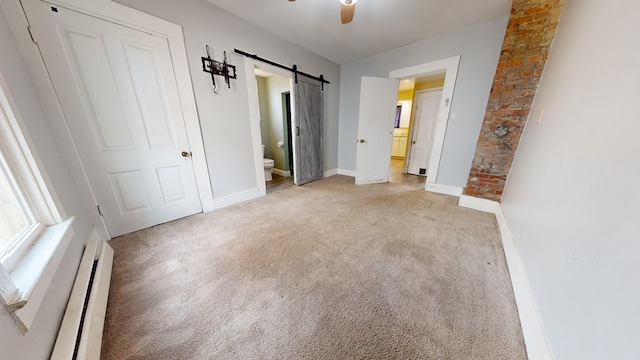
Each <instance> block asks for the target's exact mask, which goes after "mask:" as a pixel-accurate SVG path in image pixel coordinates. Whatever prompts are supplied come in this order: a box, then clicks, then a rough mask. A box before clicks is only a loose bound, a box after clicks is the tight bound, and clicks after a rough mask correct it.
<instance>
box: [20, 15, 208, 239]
mask: <svg viewBox="0 0 640 360" xmlns="http://www.w3.org/2000/svg"><path fill="white" fill-rule="evenodd" d="M25 12H26V14H27V16H28V18H29V19H30V20H31V21H33V22H34V23H38V25H39V26H38V27H36V28H35V29H34V31H35V34H36V36H37V37H38V39H39V41H38V48H39V50H40V53H41V55H42V59H43V61H44V63H45V64H46V67H47V70H48V74H49V77H50V80H51V82H52V85H53V88H54V89H55V91H56V95H57V99H58V100H59V103H60V107H61V109H62V111H63V112H64V114H65V120H66V122H67V123H66V125H67V126H68V127H69V130H70V134H71V136H72V139H73V144H74V146H76V147H77V149H78V152H79V153H78V155H79V156H78V157H79V160H80V163H81V168H82V171H83V172H85V173H86V177H87V179H88V181H89V183H90V184H91V191H92V195H93V197H94V199H95V200H94V201H95V202H96V203H97V204H95V205H93V206H92V207H93V208H97V209H96V210H97V212H98V213H99V214H100V216H101V217H102V219H103V220H104V222H105V224H106V229H107V231H108V236H110V237H115V236H118V235H122V234H125V233H129V232H133V231H136V230H140V229H143V228H146V227H150V226H153V225H156V224H159V223H163V222H167V221H171V220H175V219H177V218H181V217H185V216H189V215H192V214H195V213H198V212H202V210H203V208H204V206H203V204H204V200H203V197H204V196H206V195H207V193H210V185H206V186H205V187H203V186H202V183H203V182H202V181H199V178H200V180H202V176H203V175H204V176H206V178H207V180H206V183H207V184H209V178H208V171H207V168H206V163H205V162H204V156H203V153H204V152H203V151H202V152H200V151H198V150H201V149H202V147H201V146H202V144H201V142H200V141H199V139H200V134H199V127H197V128H195V127H194V125H196V126H197V117H196V118H195V121H192V120H194V119H192V120H189V119H190V117H189V116H188V113H189V112H190V111H191V110H194V111H195V103H193V102H192V100H193V97H192V94H189V91H191V86H190V85H189V89H188V90H187V89H185V87H184V85H185V84H184V83H183V81H181V80H179V77H178V76H177V75H176V74H178V73H179V71H180V70H184V67H182V66H186V63H183V62H182V61H180V60H181V58H180V56H179V54H178V52H176V50H175V49H172V44H171V42H170V41H169V40H168V39H167V38H166V37H164V36H161V35H154V34H151V33H147V32H144V31H141V30H138V29H134V28H132V27H129V26H127V25H122V24H117V23H115V22H113V21H107V20H104V19H101V18H99V17H95V16H90V15H86V14H84V13H82V12H78V11H74V10H69V9H64V8H55V11H54V10H53V9H52V8H51V7H50V6H49V5H47V4H44V3H33V4H29V5H28V6H25ZM71 59H72V60H71ZM181 65H182V66H181ZM192 105H193V107H192ZM194 129H195V132H194ZM190 135H191V136H190ZM194 154H195V155H194ZM196 158H197V159H196ZM207 187H208V190H207ZM200 190H202V191H200ZM211 200H213V199H212V198H211ZM96 205H97V207H96Z"/></svg>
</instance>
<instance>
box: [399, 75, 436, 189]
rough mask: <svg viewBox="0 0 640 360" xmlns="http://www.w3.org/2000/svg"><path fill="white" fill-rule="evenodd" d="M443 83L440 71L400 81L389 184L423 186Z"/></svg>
mask: <svg viewBox="0 0 640 360" xmlns="http://www.w3.org/2000/svg"><path fill="white" fill-rule="evenodd" d="M444 80H445V73H444V72H442V73H439V74H434V75H429V76H422V77H418V78H411V79H403V80H401V81H400V85H399V87H398V102H397V110H396V118H395V121H394V129H393V146H392V148H391V161H390V168H389V182H391V183H404V184H410V185H412V186H421V187H424V186H425V182H426V175H427V169H428V163H429V160H430V159H429V158H430V156H429V155H430V152H431V148H432V144H433V133H434V130H435V124H436V119H437V114H438V111H439V104H440V97H441V96H442V86H443V85H444Z"/></svg>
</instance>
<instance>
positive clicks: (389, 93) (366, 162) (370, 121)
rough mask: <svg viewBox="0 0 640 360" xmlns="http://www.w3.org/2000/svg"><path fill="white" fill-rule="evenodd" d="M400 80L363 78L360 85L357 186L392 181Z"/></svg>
mask: <svg viewBox="0 0 640 360" xmlns="http://www.w3.org/2000/svg"><path fill="white" fill-rule="evenodd" d="M398 82H399V81H398V79H388V78H376V77H368V76H363V77H362V82H361V84H360V116H359V119H358V139H357V143H358V150H357V151H358V152H357V156H356V184H358V185H363V184H374V183H382V182H387V181H388V180H389V164H390V162H391V146H392V144H393V125H394V124H393V123H394V121H395V116H396V106H397V100H398Z"/></svg>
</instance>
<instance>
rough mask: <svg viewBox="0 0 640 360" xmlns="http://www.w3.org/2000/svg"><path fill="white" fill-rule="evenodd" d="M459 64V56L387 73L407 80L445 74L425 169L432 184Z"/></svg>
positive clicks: (434, 178) (437, 168) (436, 179)
mask: <svg viewBox="0 0 640 360" xmlns="http://www.w3.org/2000/svg"><path fill="white" fill-rule="evenodd" d="M459 64H460V56H453V57H449V58H446V59H441V60H436V61H432V62H429V63H425V64H420V65H415V66H410V67H406V68H402V69H397V70H393V71H391V72H389V77H390V78H396V79H407V78H414V77H419V76H424V75H431V74H437V73H441V72H445V79H444V86H443V87H442V99H441V100H440V111H439V112H438V120H437V123H436V129H435V134H434V139H433V147H432V151H431V159H430V160H429V169H427V177H428V178H429V179H433V180H434V183H437V182H438V170H439V168H440V158H441V156H442V149H443V147H444V137H445V133H446V131H447V124H448V122H449V113H450V112H451V103H452V102H453V91H454V89H455V85H456V78H457V76H458V65H459Z"/></svg>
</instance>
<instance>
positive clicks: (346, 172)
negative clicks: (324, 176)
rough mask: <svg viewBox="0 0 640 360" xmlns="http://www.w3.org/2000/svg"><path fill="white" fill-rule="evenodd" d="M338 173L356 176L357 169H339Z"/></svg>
mask: <svg viewBox="0 0 640 360" xmlns="http://www.w3.org/2000/svg"><path fill="white" fill-rule="evenodd" d="M338 175H344V176H351V177H353V178H354V177H356V171H355V170H347V169H338Z"/></svg>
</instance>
